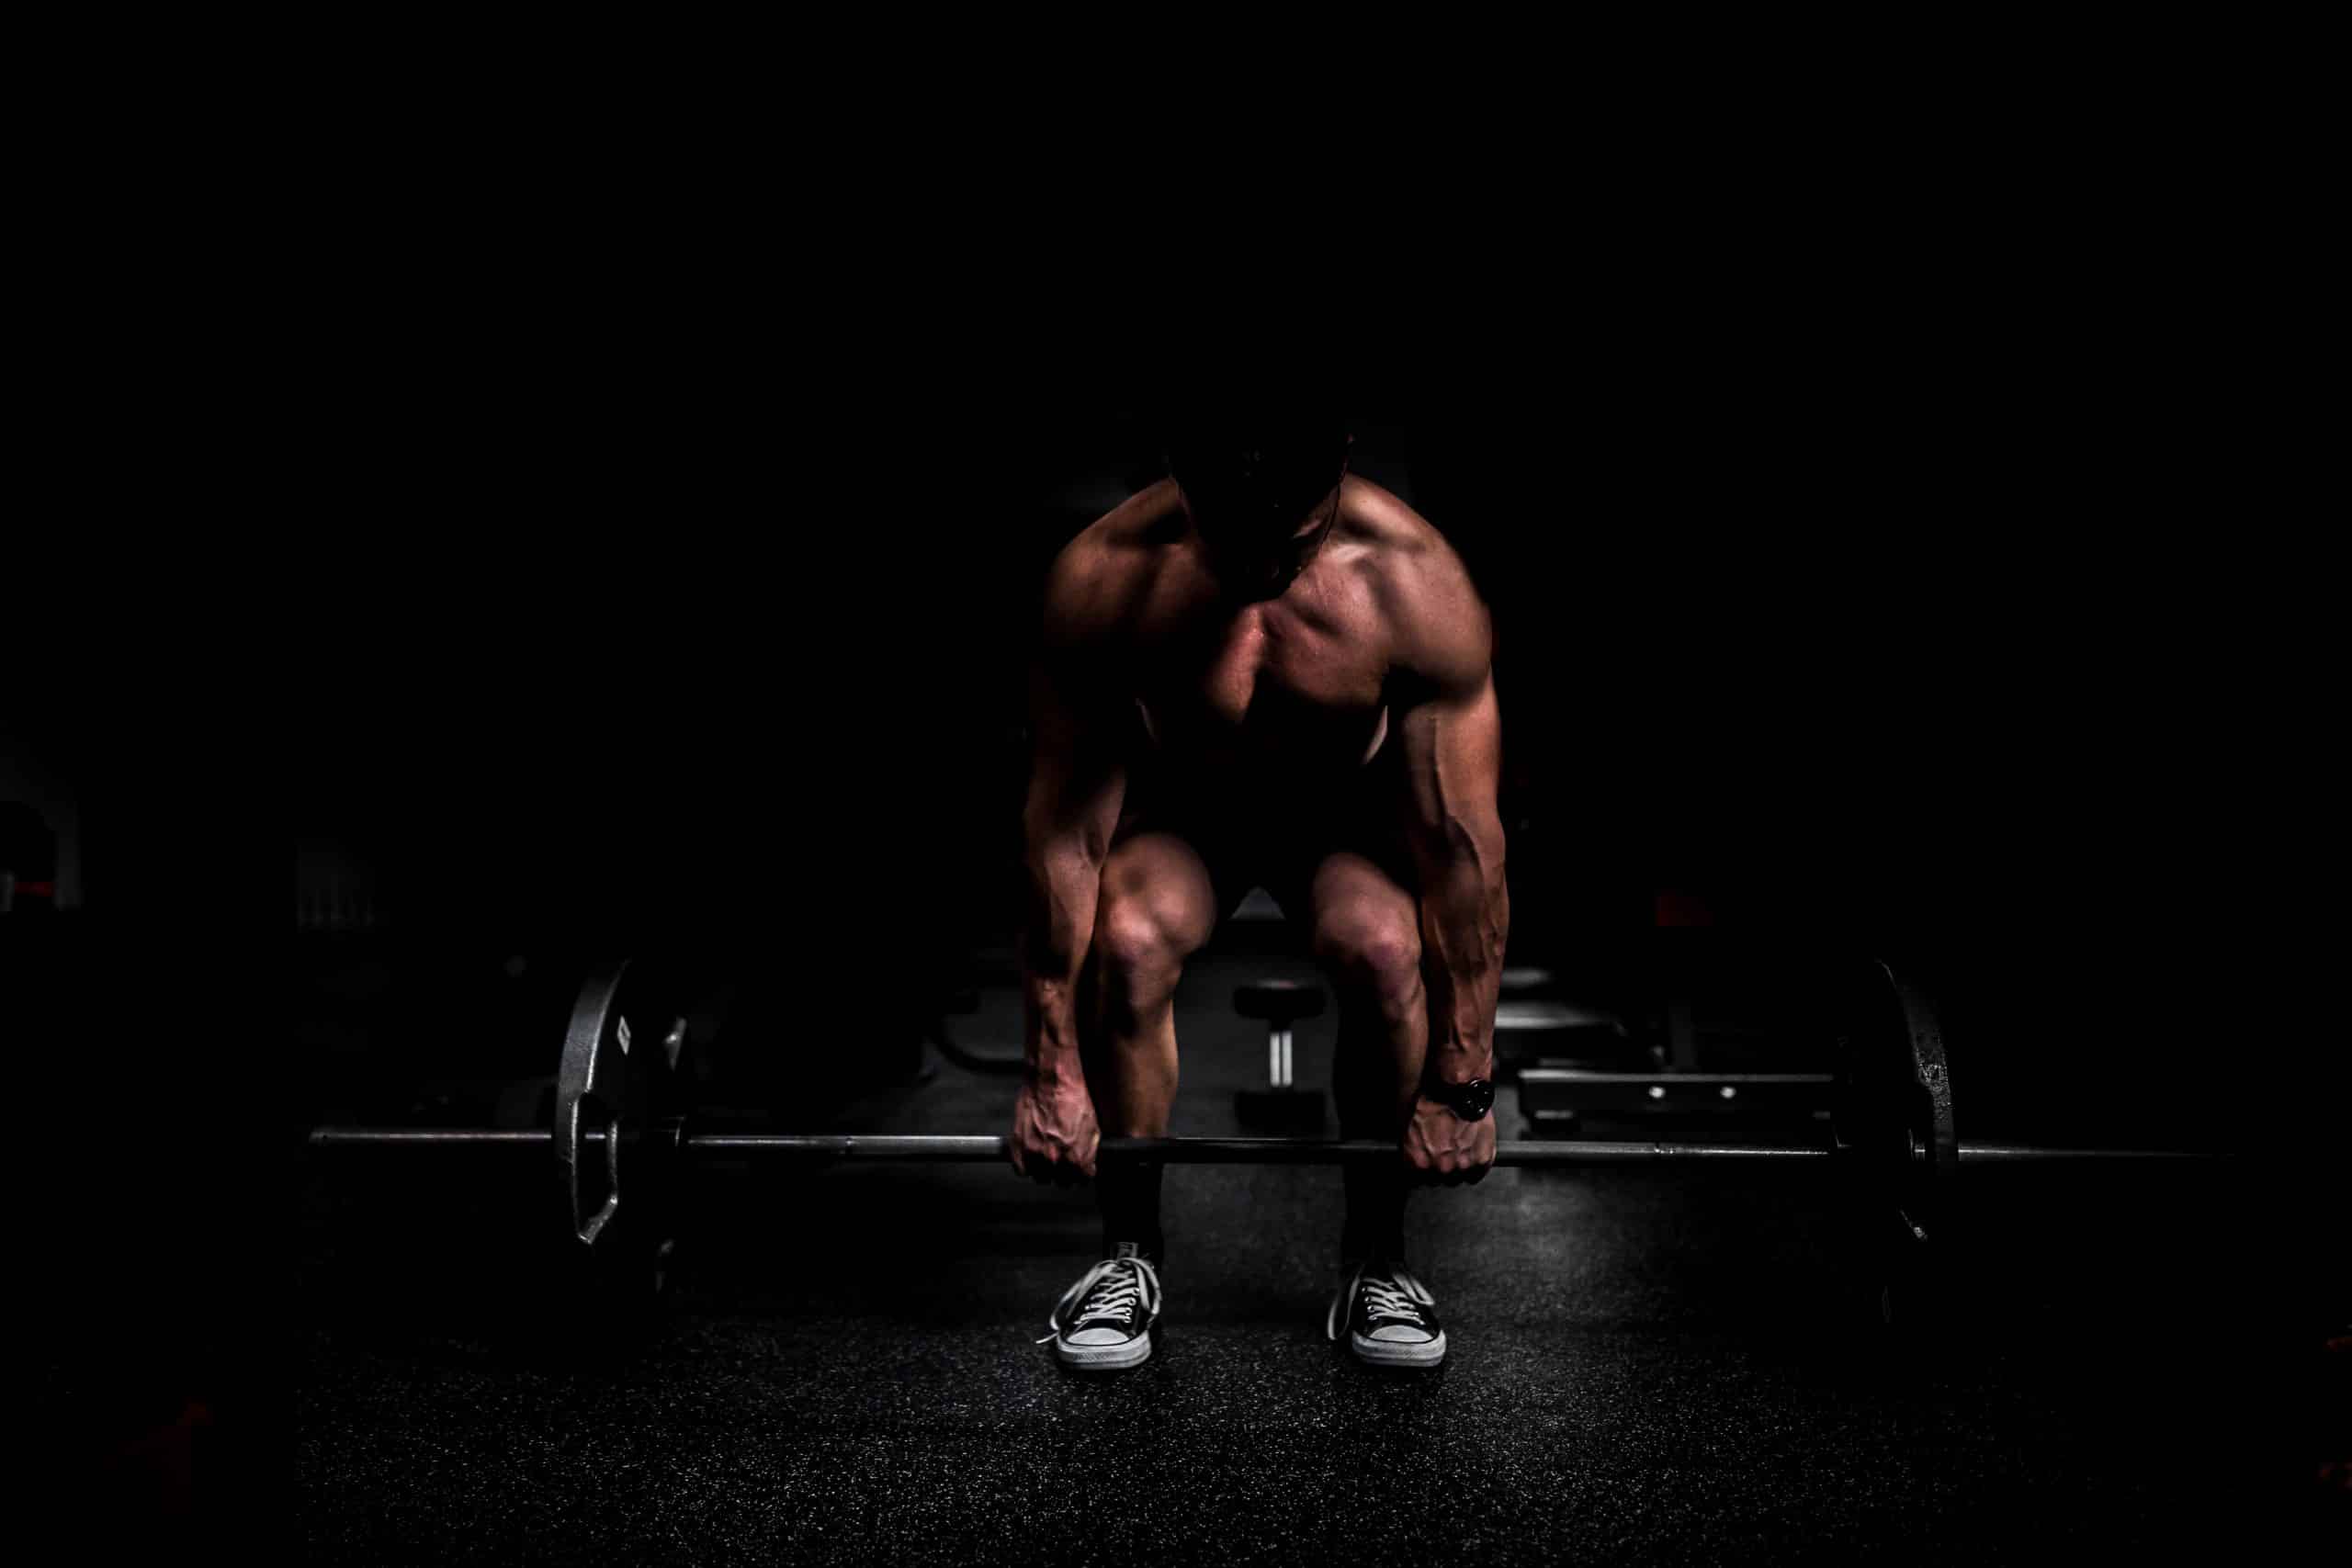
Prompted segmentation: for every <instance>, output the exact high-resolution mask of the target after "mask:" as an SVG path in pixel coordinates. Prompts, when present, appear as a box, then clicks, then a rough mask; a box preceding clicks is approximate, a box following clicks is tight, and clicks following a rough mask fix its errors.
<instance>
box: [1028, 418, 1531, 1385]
mask: <svg viewBox="0 0 2352 1568" xmlns="http://www.w3.org/2000/svg"><path fill="white" fill-rule="evenodd" d="M1351 445H1352V442H1351V437H1350V435H1349V434H1348V432H1347V430H1346V427H1345V426H1344V424H1342V423H1339V422H1337V421H1334V420H1329V419H1319V420H1318V419H1317V417H1315V416H1313V415H1311V414H1310V415H1306V416H1300V415H1299V414H1297V413H1296V412H1273V413H1254V414H1239V415H1231V416H1226V417H1223V418H1221V419H1217V420H1214V421H1208V422H1202V423H1194V424H1193V425H1192V426H1191V427H1190V428H1186V429H1181V430H1179V431H1177V432H1174V433H1172V434H1171V439H1170V450H1169V460H1170V474H1171V477H1170V479H1163V480H1161V481H1160V482H1159V483H1158V484H1156V485H1153V486H1152V487H1150V488H1149V489H1148V490H1146V491H1142V492H1141V493H1139V494H1137V495H1136V496H1134V497H1133V498H1132V499H1130V500H1129V501H1127V502H1125V504H1124V505H1121V506H1120V507H1118V508H1117V509H1116V510H1114V511H1113V512H1111V513H1109V514H1108V515H1106V516H1104V517H1103V518H1102V519H1100V520H1099V521H1097V522H1096V523H1094V524H1093V525H1091V526H1090V527H1088V528H1087V529H1086V531H1085V532H1083V533H1081V534H1080V535H1079V536H1078V537H1077V538H1076V539H1074V540H1072V541H1071V542H1070V544H1069V546H1068V547H1066V548H1064V549H1063V551H1062V552H1061V554H1060V556H1059V557H1058V558H1057V559H1056V561H1055V562H1054V566H1053V570H1052V573H1051V576H1050V579H1049V581H1048V584H1047V588H1046V614H1045V636H1044V639H1043V645H1042V652H1041V656H1040V658H1039V660H1038V663H1037V666H1036V669H1035V673H1034V676H1033V682H1032V701H1033V710H1034V723H1035V734H1036V743H1037V750H1036V757H1035V768H1034V772H1033V773H1032V775H1031V780H1030V785H1029V791H1028V796H1027V801H1026V805H1025V808H1024V814H1023V832H1024V837H1025V845H1026V861H1027V866H1028V872H1029V887H1030V893H1031V897H1032V907H1031V908H1030V910H1029V919H1028V920H1027V922H1026V934H1025V938H1024V942H1023V971H1024V975H1025V983H1026V989H1027V1000H1028V1008H1027V1073H1026V1077H1025V1079H1024V1081H1023V1086H1022V1089H1021V1094H1020V1099H1019V1101H1018V1103H1017V1104H1016V1105H1015V1107H1014V1110H1013V1125H1012V1165H1013V1168H1015V1169H1016V1170H1018V1171H1020V1172H1022V1173H1023V1174H1024V1175H1026V1176H1029V1177H1031V1178H1033V1179H1036V1180H1039V1181H1044V1182H1054V1183H1067V1182H1069V1181H1074V1180H1076V1179H1080V1177H1091V1178H1093V1179H1095V1181H1096V1189H1097V1195H1098V1198H1099V1200H1100V1203H1101V1208H1102V1213H1103V1251H1104V1254H1105V1256H1104V1258H1103V1261H1101V1262H1100V1263H1098V1264H1096V1265H1095V1266H1094V1267H1093V1268H1091V1269H1089V1270H1087V1272H1086V1273H1085V1274H1084V1275H1083V1276H1082V1277H1081V1278H1080V1280H1079V1281H1078V1282H1077V1283H1076V1284H1075V1285H1073V1286H1071V1287H1070V1289H1069V1292H1066V1293H1065V1294H1064V1295H1063V1296H1062V1298H1061V1300H1060V1302H1059V1303H1058V1304H1057V1306H1056V1307H1055V1309H1054V1312H1053V1314H1052V1316H1051V1319H1050V1322H1051V1324H1052V1326H1053V1328H1054V1337H1055V1348H1056V1350H1057V1354H1058V1355H1059V1356H1060V1357H1061V1359H1063V1361H1064V1362H1066V1363H1068V1364H1069V1365H1072V1366H1078V1367H1087V1368H1116V1367H1131V1366H1135V1365H1136V1364H1138V1363H1140V1362H1141V1361H1143V1360H1144V1359H1147V1358H1148V1356H1149V1355H1150V1354H1151V1344H1152V1338H1151V1333H1152V1329H1153V1327H1154V1325H1156V1323H1157V1321H1158V1317H1159V1299H1160V1292H1159V1269H1160V1264H1161V1257H1162V1247H1163V1238H1162V1235H1161V1233H1160V1224H1159V1167H1158V1166H1156V1165H1150V1166H1146V1165H1136V1164H1130V1163H1126V1162H1112V1163H1109V1164H1106V1165H1104V1166H1103V1168H1101V1169H1100V1170H1099V1171H1098V1169H1097V1167H1096V1159H1095V1156H1096V1150H1097V1145H1098V1143H1099V1141H1100V1139H1101V1138H1102V1137H1103V1135H1105V1134H1108V1135H1111V1136H1130V1137H1132V1136H1147V1137H1157V1136H1164V1135H1165V1134H1167V1131H1168V1116H1169V1111H1170V1106H1171V1105H1172V1103H1173V1101H1174V1100H1175V1096H1176V1065H1177V1057H1176V1032H1175V1013H1174V998H1175V992H1176V983H1177V979H1178V976H1180V975H1181V974H1182V969H1183V965H1184V961H1185V959H1186V957H1187V956H1189V955H1190V954H1191V953H1193V952H1195V951H1197V950H1198V949H1199V948H1200V947H1201V945H1202V944H1203V943H1204V942H1206V941H1207V940H1208V938H1209V933H1210V931H1211V930H1212V928H1213V927H1214V926H1215V925H1216V921H1217V919H1219V918H1220V917H1221V916H1222V915H1223V914H1225V913H1226V912H1227V911H1228V910H1229V909H1230V908H1232V906H1233V904H1234V903H1235V902H1236V901H1237V900H1238V898H1239V897H1240V896H1241V895H1242V894H1243V893H1244V892H1246V891H1247V890H1248V889H1249V888H1250V887H1251V886H1263V887H1264V888H1266V889H1267V891H1268V892H1270V893H1271V894H1272V895H1273V897H1274V899H1275V901H1276V902H1277V903H1279V904H1280V905H1281V906H1282V908H1283V911H1284V912H1285V913H1286V914H1287V915H1288V916H1289V917H1290V918H1291V919H1292V920H1293V921H1294V922H1296V923H1301V924H1303V925H1305V927H1306V929H1307V931H1310V932H1311V942H1312V947H1313V951H1314V953H1315V955H1316V957H1317V960H1318V961H1319V962H1320V963H1321V964H1322V965H1323V967H1324V968H1325V970H1326V971H1327V972H1328V974H1329V979H1330V982H1331V985H1332V988H1333V990H1334V992H1335V993H1336V995H1337V997H1338V998H1339V1021H1340V1034H1339V1047H1338V1060H1337V1063H1336V1066H1335V1070H1334V1074H1333V1078H1334V1082H1333V1089H1334V1097H1335V1099H1336V1100H1337V1101H1338V1104H1339V1109H1340V1133H1341V1135H1342V1136H1343V1137H1349V1138H1382V1139H1394V1140H1396V1142H1397V1148H1398V1156H1397V1163H1396V1165H1395V1166H1393V1167H1382V1168H1370V1167H1352V1166H1351V1167H1350V1168H1347V1170H1346V1172H1345V1180H1346V1184H1347V1189H1346V1190H1347V1222H1346V1227H1345V1230H1344V1233H1343V1235H1342V1236H1341V1238H1340V1259H1341V1279H1340V1288H1339V1291H1338V1293H1337V1294H1336V1296H1335V1297H1334V1299H1333V1301H1332V1303H1331V1308H1330V1312H1329V1314H1328V1316H1327V1319H1326V1325H1325V1330H1326V1333H1327V1335H1328V1336H1329V1337H1331V1338H1334V1339H1337V1338H1339V1337H1340V1336H1341V1335H1342V1334H1345V1335H1346V1336H1347V1340H1348V1344H1349V1346H1350V1348H1351V1349H1352V1350H1353V1351H1354V1352H1355V1354H1356V1355H1357V1356H1359V1357H1360V1358H1362V1359H1364V1360H1366V1361H1370V1362H1374V1363H1378V1364H1383V1365H1402V1366H1433V1365H1435V1364H1437V1363H1438V1362H1439V1361H1441V1360H1442V1359H1443V1358H1444V1355H1445V1335H1444V1332H1443V1330H1442V1328H1441V1327H1440V1325H1439V1322H1438V1314H1437V1307H1436V1303H1435V1302H1434V1301H1433V1300H1432V1298H1431V1297H1430V1292H1429V1291H1428V1289H1427V1288H1426V1287H1425V1286H1423V1285H1422V1284H1421V1282H1420V1281H1419V1280H1418V1279H1417V1278H1416V1277H1415V1276H1414V1275H1413V1273H1412V1272H1411V1270H1410V1269H1408V1268H1407V1266H1406V1261H1405V1258H1404V1246H1403V1219H1404V1207H1405V1197H1406V1193H1407V1191H1408V1188H1409V1187H1410V1186H1411V1185H1412V1184H1414V1183H1416V1182H1432V1181H1434V1182H1444V1183H1448V1184H1453V1183H1457V1182H1463V1181H1476V1180H1479V1179H1482V1178H1483V1177H1484V1176H1485V1175H1486V1172H1487V1169H1488V1168H1489V1167H1490V1166H1491V1165H1492V1163H1493V1161H1494V1157H1495V1126H1494V1121H1493V1118H1492V1116H1491V1115H1489V1114H1488V1108H1489V1106H1490V1104H1491V1102H1492V1100H1493V1090H1492V1088H1491V1086H1490V1084H1489V1081H1488V1080H1489V1079H1490V1078H1491V1077H1492V1076H1493V1057H1492V1055H1491V1043H1492V1037H1493V1027H1494V1018H1495V998H1496V993H1497V988H1498V982H1499V978H1500V969H1501V965H1502V955H1503V939H1504V934H1505V931H1506V929H1507V927H1508V925H1509V922H1510V903H1509V899H1508V897H1507V896H1506V894H1505V891H1504V887H1503V833H1502V822H1501V818H1500V817H1499V815H1498V812H1497V809H1496V800H1495V792H1496V784H1497V780H1498V774H1499V772H1500V761H1501V731H1500V726H1499V720H1498V710H1497V707H1496V703H1495V690H1494V683H1493V681H1492V679H1491V675H1490V671H1489V655H1490V649H1491V637H1490V630H1489V625H1488V621H1487V611H1486V608H1485V606H1484V604H1481V603H1480V601H1479V598H1478V595H1477V592H1476V590H1475V589H1474V588H1473V587H1472V585H1471V582H1470V579H1469V575H1468V573H1467V572H1466V571H1465V570H1464V568H1463V565H1462V561H1461V559H1460V558H1459V557H1458V556H1456V555H1455V554H1454V552H1453V549H1452V547H1449V546H1448V545H1447V544H1446V542H1445V540H1444V539H1443V537H1442V536H1440V535H1439V534H1438V532H1437V531H1436V530H1435V529H1434V528H1432V527H1431V526H1430V525H1429V524H1428V523H1427V522H1425V521H1423V520H1422V519H1421V518H1420V517H1419V515H1418V514H1416V513H1414V511H1413V510H1412V508H1410V507H1408V506H1407V505H1406V504H1405V503H1404V502H1402V501H1400V500H1398V499H1397V497H1396V496H1395V495H1393V494H1391V493H1390V492H1388V491H1385V490H1383V489H1382V488H1381V487H1380V486H1378V485H1375V484H1372V483H1370V482H1368V481H1366V480H1364V479H1358V478H1355V477H1353V476H1351V475H1350V474H1349V473H1348V471H1347V464H1348V456H1349V452H1350V448H1351Z"/></svg>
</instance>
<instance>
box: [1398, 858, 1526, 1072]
mask: <svg viewBox="0 0 2352 1568" xmlns="http://www.w3.org/2000/svg"><path fill="white" fill-rule="evenodd" d="M1420 906H1421V973H1422V977H1423V980H1424V983H1425V984H1426V985H1427V986H1428V987H1429V991H1430V1045H1429V1070H1430V1072H1431V1073H1432V1074H1434V1075H1435V1076H1436V1077H1441V1078H1443V1079H1445V1080H1446V1081H1448V1082H1452V1083H1460V1082H1463V1081H1464V1080H1465V1079H1469V1078H1474V1077H1493V1076H1494V1029H1495V1003H1496V1000H1497V998H1498V996H1499V995H1500V993H1501V989H1502V972H1503V944H1504V942H1505V941H1506V940H1507V939H1508V937H1509V936H1510V891H1509V889H1508V888H1507V887H1506V886H1504V882H1503V855H1502V828H1501V825H1500V824H1495V825H1493V826H1491V827H1490V828H1488V829H1486V830H1484V831H1482V832H1479V833H1476V834H1474V835H1470V836H1468V837H1466V838H1465V839H1464V840H1461V841H1458V842H1456V843H1455V844H1453V845H1451V846H1449V847H1448V849H1447V850H1446V852H1443V853H1442V854H1438V855H1434V856H1432V857H1430V859H1429V860H1427V861H1425V862H1424V863H1423V866H1422V885H1421V898H1420Z"/></svg>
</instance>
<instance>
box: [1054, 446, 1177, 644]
mask: <svg viewBox="0 0 2352 1568" xmlns="http://www.w3.org/2000/svg"><path fill="white" fill-rule="evenodd" d="M1178 515H1180V513H1179V512H1178V508H1177V502H1176V487H1175V483H1174V481H1172V480H1168V479H1163V480H1161V481H1160V482H1159V483H1158V484H1156V485H1152V486H1150V487H1148V489H1145V490H1142V491H1137V492H1136V494H1134V495H1132V496H1130V497H1128V498H1127V500H1125V502H1121V503H1120V504H1119V505H1117V506H1114V507H1113V508H1112V509H1111V510H1110V511H1109V512H1107V513H1103V515H1102V516H1101V517H1098V518H1096V519H1095V520H1094V521H1093V522H1092V523H1090V524H1088V525H1086V527H1084V528H1083V529H1080V531H1079V534H1078V536H1076V537H1075V538H1073V539H1071V540H1070V542H1069V544H1067V545H1064V546H1063V547H1061V551H1060V553H1059V554H1057V555H1056V556H1055V557H1054V563H1053V566H1052V568H1051V569H1050V570H1048V571H1047V572H1046V594H1045V614H1046V638H1047V641H1048V645H1049V646H1053V647H1057V648H1062V649H1099V648H1101V647H1103V646H1104V645H1105V644H1106V643H1107V642H1108V641H1109V640H1110V639H1111V638H1112V637H1114V635H1115V634H1116V633H1117V632H1118V630H1119V629H1120V628H1121V627H1122V626H1125V625H1126V624H1127V623H1128V622H1129V620H1130V619H1131V617H1132V615H1133V612H1134V610H1135V608H1136V604H1138V603H1140V601H1141V600H1142V599H1143V597H1144V596H1145V595H1146V594H1147V593H1148V592H1149V590H1150V587H1151V583H1152V581H1153V579H1154V578H1155V576H1156V575H1157V573H1158V571H1159V565H1160V562H1161V560H1162V558H1163V557H1164V556H1165V553H1166V549H1167V545H1168V542H1169V536H1170V519H1171V518H1172V517H1175V516H1178Z"/></svg>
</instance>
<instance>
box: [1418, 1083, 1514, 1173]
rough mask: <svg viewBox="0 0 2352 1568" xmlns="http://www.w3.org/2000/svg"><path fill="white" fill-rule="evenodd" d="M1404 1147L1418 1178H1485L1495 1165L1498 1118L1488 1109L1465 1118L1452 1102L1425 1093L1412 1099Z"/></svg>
mask: <svg viewBox="0 0 2352 1568" xmlns="http://www.w3.org/2000/svg"><path fill="white" fill-rule="evenodd" d="M1404 1150H1405V1163H1406V1164H1407V1165H1408V1166H1410V1167H1411V1168H1413V1172H1414V1177H1413V1179H1415V1180H1417V1181H1420V1182H1425V1183H1430V1184H1433V1185H1437V1186H1443V1187H1459V1186H1461V1185H1463V1184H1464V1182H1479V1181H1484V1180H1485V1179H1487V1172H1488V1171H1489V1170H1492V1169H1493V1168H1494V1165H1495V1118H1494V1116H1493V1114H1492V1113H1491V1112H1489V1113H1488V1114H1487V1115H1485V1116H1481V1117H1479V1118H1478V1120H1476V1122H1464V1120H1463V1119H1462V1118H1461V1117H1459V1116H1457V1115H1455V1114H1454V1113H1453V1107H1452V1106H1450V1105H1440V1104H1439V1103H1438V1102H1437V1101H1436V1100H1431V1099H1430V1098H1429V1097H1428V1096H1427V1095H1423V1096H1421V1097H1420V1098H1419V1099H1418V1100H1415V1101H1414V1103H1413V1119H1412V1121H1411V1122H1408V1123H1407V1124H1406V1127H1405V1141H1404Z"/></svg>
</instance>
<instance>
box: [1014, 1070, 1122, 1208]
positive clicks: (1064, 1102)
mask: <svg viewBox="0 0 2352 1568" xmlns="http://www.w3.org/2000/svg"><path fill="white" fill-rule="evenodd" d="M1102 1142H1103V1130H1102V1128H1101V1126H1100V1125H1099V1124H1098V1123H1097V1122H1095V1120H1094V1101H1093V1100H1092V1099H1091V1097H1090V1096H1089V1095H1088V1094H1087V1092H1086V1077H1085V1075H1084V1074H1082V1073H1080V1072H1078V1071H1077V1070H1075V1069H1074V1068H1073V1069H1072V1070H1069V1071H1067V1072H1057V1073H1039V1072H1037V1071H1035V1069H1032V1070H1031V1072H1030V1073H1029V1076H1028V1077H1027V1078H1025V1079H1024V1080H1023V1083H1022V1085H1021V1098H1020V1099H1019V1100H1015V1101H1014V1102H1013V1106H1012V1168H1013V1169H1014V1170H1015V1171H1017V1172H1019V1173H1020V1174H1021V1175H1023V1176H1025V1177H1027V1178H1029V1179H1031V1180H1032V1181H1035V1182H1037V1183H1038V1184H1040V1185H1048V1184H1050V1185H1052V1186H1055V1187H1069V1186H1072V1185H1074V1184H1075V1183H1076V1182H1077V1181H1078V1179H1080V1177H1091V1176H1092V1175H1093V1174H1094V1152H1095V1150H1096V1149H1097V1148H1098V1147H1099V1146H1100V1145H1102Z"/></svg>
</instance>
